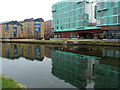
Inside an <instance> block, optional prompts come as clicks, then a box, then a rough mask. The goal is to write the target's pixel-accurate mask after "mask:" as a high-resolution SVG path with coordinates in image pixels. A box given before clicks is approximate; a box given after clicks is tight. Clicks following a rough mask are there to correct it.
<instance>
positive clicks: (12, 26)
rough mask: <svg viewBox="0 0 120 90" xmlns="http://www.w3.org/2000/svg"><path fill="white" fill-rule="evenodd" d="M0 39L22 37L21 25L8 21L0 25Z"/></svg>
mask: <svg viewBox="0 0 120 90" xmlns="http://www.w3.org/2000/svg"><path fill="white" fill-rule="evenodd" d="M0 33H1V35H0V38H17V37H23V28H22V25H21V24H20V23H19V22H17V21H9V22H4V23H1V24H0Z"/></svg>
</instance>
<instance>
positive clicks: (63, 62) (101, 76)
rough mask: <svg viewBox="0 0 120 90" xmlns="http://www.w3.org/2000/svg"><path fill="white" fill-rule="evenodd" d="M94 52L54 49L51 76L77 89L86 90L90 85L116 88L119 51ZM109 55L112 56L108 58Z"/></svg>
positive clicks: (119, 67) (117, 84)
mask: <svg viewBox="0 0 120 90" xmlns="http://www.w3.org/2000/svg"><path fill="white" fill-rule="evenodd" d="M79 50H81V51H79ZM96 51H97V50H96V49H95V50H94V48H93V49H87V48H86V49H85V48H84V50H83V49H82V48H79V49H78V48H77V49H76V48H55V50H53V51H52V74H53V75H54V76H56V77H58V78H59V79H62V80H64V81H65V82H68V83H70V84H72V85H73V86H75V87H77V88H86V87H88V86H89V85H91V84H92V83H93V84H94V85H93V87H94V88H118V87H119V82H118V79H119V78H118V76H119V69H120V61H119V59H120V56H119V55H120V51H119V50H112V51H113V52H111V50H107V49H106V50H105V49H103V50H98V51H99V52H96ZM81 53H82V54H81ZM83 53H84V54H83ZM110 53H114V55H112V56H111V55H110V56H109V54H110ZM113 59H114V60H113ZM89 88H91V86H90V87H89Z"/></svg>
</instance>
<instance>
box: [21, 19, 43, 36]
mask: <svg viewBox="0 0 120 90" xmlns="http://www.w3.org/2000/svg"><path fill="white" fill-rule="evenodd" d="M20 23H21V24H22V25H23V30H24V32H23V37H25V38H36V37H41V38H44V20H43V19H42V18H38V19H33V18H31V19H25V20H24V21H21V22H20Z"/></svg>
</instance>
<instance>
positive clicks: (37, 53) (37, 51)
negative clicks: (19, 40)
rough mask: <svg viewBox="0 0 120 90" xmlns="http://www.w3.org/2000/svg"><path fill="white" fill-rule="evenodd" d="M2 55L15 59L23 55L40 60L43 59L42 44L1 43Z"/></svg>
mask: <svg viewBox="0 0 120 90" xmlns="http://www.w3.org/2000/svg"><path fill="white" fill-rule="evenodd" d="M2 57H4V58H9V59H17V58H20V57H24V58H26V59H29V60H38V61H42V60H43V59H44V46H42V45H32V44H14V43H12V44H10V43H3V44H2Z"/></svg>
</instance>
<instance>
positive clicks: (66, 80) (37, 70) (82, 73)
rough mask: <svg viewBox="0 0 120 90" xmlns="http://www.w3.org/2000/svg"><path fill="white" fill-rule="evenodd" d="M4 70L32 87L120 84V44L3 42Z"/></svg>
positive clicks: (1, 59) (0, 58)
mask: <svg viewBox="0 0 120 90" xmlns="http://www.w3.org/2000/svg"><path fill="white" fill-rule="evenodd" d="M0 49H1V50H0V65H1V66H2V67H1V68H2V70H0V73H2V74H5V75H6V76H8V77H10V78H12V79H13V80H15V81H17V82H20V83H22V84H25V85H27V86H28V87H31V88H120V83H119V76H120V74H119V71H120V48H117V47H112V48H109V47H101V46H100V47H98V46H97V47H95V46H59V45H57V46H55V45H54V46H53V45H40V44H19V43H2V44H0Z"/></svg>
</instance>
